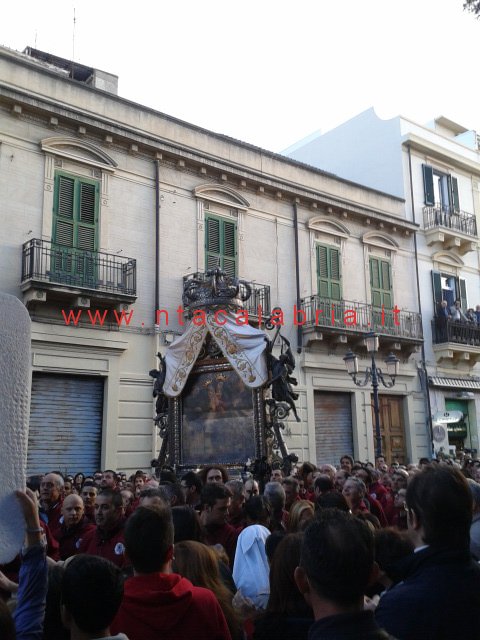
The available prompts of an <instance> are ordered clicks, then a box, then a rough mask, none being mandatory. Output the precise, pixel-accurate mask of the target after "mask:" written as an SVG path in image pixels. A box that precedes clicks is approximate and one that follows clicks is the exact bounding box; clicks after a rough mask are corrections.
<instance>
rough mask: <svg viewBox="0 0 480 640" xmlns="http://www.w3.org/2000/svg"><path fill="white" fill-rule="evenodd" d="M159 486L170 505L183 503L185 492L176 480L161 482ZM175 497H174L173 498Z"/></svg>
mask: <svg viewBox="0 0 480 640" xmlns="http://www.w3.org/2000/svg"><path fill="white" fill-rule="evenodd" d="M160 488H161V489H163V491H165V493H166V495H167V496H168V502H169V503H170V504H171V505H172V506H174V505H175V506H180V505H182V504H185V494H184V493H183V491H182V487H181V486H180V485H179V484H178V482H162V483H161V484H160ZM174 498H175V499H174Z"/></svg>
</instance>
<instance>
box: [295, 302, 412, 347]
mask: <svg viewBox="0 0 480 640" xmlns="http://www.w3.org/2000/svg"><path fill="white" fill-rule="evenodd" d="M301 309H302V310H303V311H304V312H305V324H304V325H303V334H304V339H305V345H306V346H307V345H310V344H312V343H313V342H316V341H324V342H327V343H329V344H330V345H334V344H347V343H349V344H350V345H351V346H352V347H355V348H358V347H359V346H361V345H362V343H363V340H364V339H365V336H366V334H368V333H371V332H372V331H375V333H377V334H378V336H379V337H380V345H381V347H382V348H385V349H389V350H392V349H394V350H398V351H399V350H401V351H402V352H405V355H410V354H411V353H413V351H415V350H416V348H417V346H418V345H420V344H421V343H422V342H423V334H422V323H421V316H420V314H419V313H417V312H416V311H405V310H403V309H395V310H392V309H384V310H383V311H382V309H380V308H377V307H373V306H372V305H371V304H367V303H364V302H351V301H349V300H332V299H330V298H321V297H320V296H310V297H309V298H304V299H303V300H302V301H301Z"/></svg>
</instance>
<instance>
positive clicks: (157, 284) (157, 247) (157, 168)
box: [153, 160, 161, 324]
mask: <svg viewBox="0 0 480 640" xmlns="http://www.w3.org/2000/svg"><path fill="white" fill-rule="evenodd" d="M160 208H161V207H160V160H155V309H154V319H153V323H154V324H156V321H157V309H160Z"/></svg>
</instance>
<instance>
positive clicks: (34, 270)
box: [22, 239, 137, 298]
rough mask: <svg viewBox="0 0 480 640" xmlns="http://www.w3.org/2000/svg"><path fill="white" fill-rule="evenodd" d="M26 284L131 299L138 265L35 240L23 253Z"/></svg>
mask: <svg viewBox="0 0 480 640" xmlns="http://www.w3.org/2000/svg"><path fill="white" fill-rule="evenodd" d="M28 281H32V282H35V283H45V284H49V285H63V286H65V287H69V288H75V289H88V290H90V291H92V290H93V291H99V292H105V293H109V294H117V295H123V296H130V297H132V298H133V297H135V296H136V294H137V262H136V260H134V259H133V258H126V257H120V256H118V255H115V254H109V253H102V252H100V251H84V250H82V249H73V248H72V247H63V246H61V245H58V244H54V243H52V242H49V241H47V240H39V239H34V240H30V241H29V242H26V243H25V244H24V245H23V250H22V283H24V282H28Z"/></svg>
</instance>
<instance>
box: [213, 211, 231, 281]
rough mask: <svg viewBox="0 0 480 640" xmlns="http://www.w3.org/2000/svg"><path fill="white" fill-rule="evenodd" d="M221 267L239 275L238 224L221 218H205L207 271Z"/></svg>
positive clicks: (228, 273)
mask: <svg viewBox="0 0 480 640" xmlns="http://www.w3.org/2000/svg"><path fill="white" fill-rule="evenodd" d="M217 266H218V267H220V269H222V270H223V271H225V273H226V274H227V275H229V276H236V275H237V223H236V222H234V221H232V220H227V219H224V218H222V217H220V216H212V215H211V214H209V213H207V212H206V216H205V269H206V270H207V271H208V270H209V269H215V267H217Z"/></svg>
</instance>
